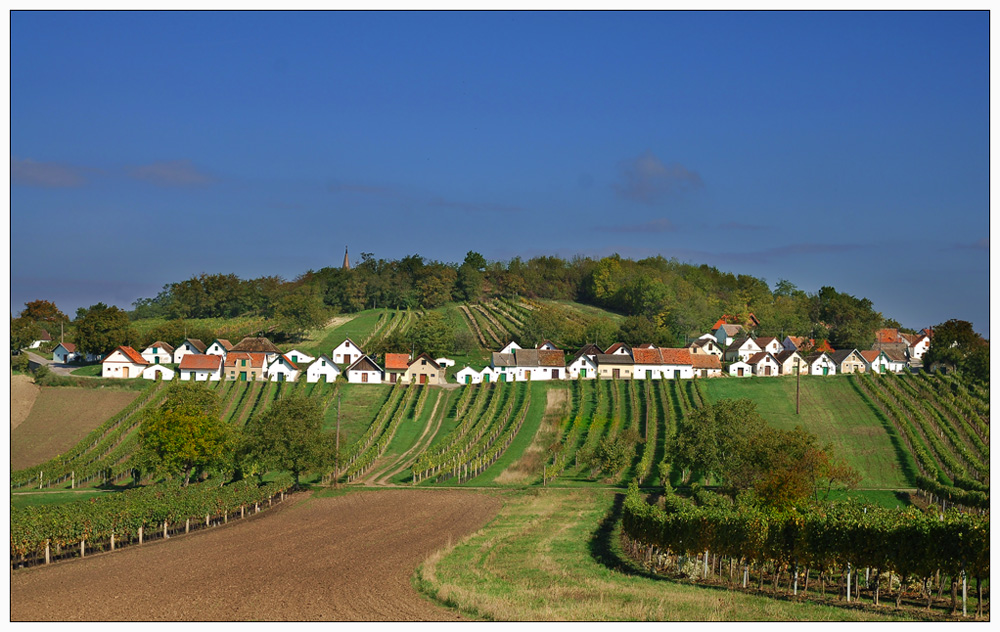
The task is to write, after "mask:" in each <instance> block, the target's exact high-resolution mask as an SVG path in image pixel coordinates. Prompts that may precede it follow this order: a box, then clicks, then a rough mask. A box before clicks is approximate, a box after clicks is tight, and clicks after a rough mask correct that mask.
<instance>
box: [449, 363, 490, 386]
mask: <svg viewBox="0 0 1000 632" xmlns="http://www.w3.org/2000/svg"><path fill="white" fill-rule="evenodd" d="M455 381H456V382H458V383H459V384H479V383H480V382H482V381H483V376H482V374H480V373H479V371H476V370H475V369H473V368H472V367H471V366H467V367H465V368H463V369H462V370H461V371H459V372H458V373H456V374H455Z"/></svg>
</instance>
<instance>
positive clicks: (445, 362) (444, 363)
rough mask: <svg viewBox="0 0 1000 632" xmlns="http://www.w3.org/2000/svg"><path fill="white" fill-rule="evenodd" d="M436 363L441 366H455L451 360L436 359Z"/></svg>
mask: <svg viewBox="0 0 1000 632" xmlns="http://www.w3.org/2000/svg"><path fill="white" fill-rule="evenodd" d="M434 361H435V362H437V363H438V364H439V365H441V366H455V361H454V360H451V359H449V358H434Z"/></svg>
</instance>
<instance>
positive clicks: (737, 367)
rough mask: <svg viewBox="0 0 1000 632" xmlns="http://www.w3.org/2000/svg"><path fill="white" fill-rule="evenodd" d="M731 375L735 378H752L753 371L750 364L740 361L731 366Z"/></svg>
mask: <svg viewBox="0 0 1000 632" xmlns="http://www.w3.org/2000/svg"><path fill="white" fill-rule="evenodd" d="M729 375H732V376H735V377H750V376H751V375H753V369H752V368H751V367H750V365H749V364H747V363H746V362H743V361H742V360H740V361H738V362H733V363H732V364H730V365H729Z"/></svg>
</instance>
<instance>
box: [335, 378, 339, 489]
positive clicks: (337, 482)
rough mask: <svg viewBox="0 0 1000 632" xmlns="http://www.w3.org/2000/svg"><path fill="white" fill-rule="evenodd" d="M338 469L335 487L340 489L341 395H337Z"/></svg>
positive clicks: (336, 470)
mask: <svg viewBox="0 0 1000 632" xmlns="http://www.w3.org/2000/svg"><path fill="white" fill-rule="evenodd" d="M336 451H337V453H336V455H335V456H336V461H337V463H336V468H335V469H334V477H333V486H334V487H340V395H337V447H336Z"/></svg>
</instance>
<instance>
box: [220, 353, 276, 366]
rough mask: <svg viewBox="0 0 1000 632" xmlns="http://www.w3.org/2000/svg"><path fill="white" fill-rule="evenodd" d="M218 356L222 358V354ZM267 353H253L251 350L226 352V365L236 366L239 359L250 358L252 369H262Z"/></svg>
mask: <svg viewBox="0 0 1000 632" xmlns="http://www.w3.org/2000/svg"><path fill="white" fill-rule="evenodd" d="M214 357H216V358H221V357H222V356H214ZM265 357H266V354H264V353H253V352H249V351H230V352H229V353H227V354H226V366H227V367H236V366H238V365H237V364H236V361H237V360H249V361H250V368H251V369H262V368H264V360H265Z"/></svg>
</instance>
